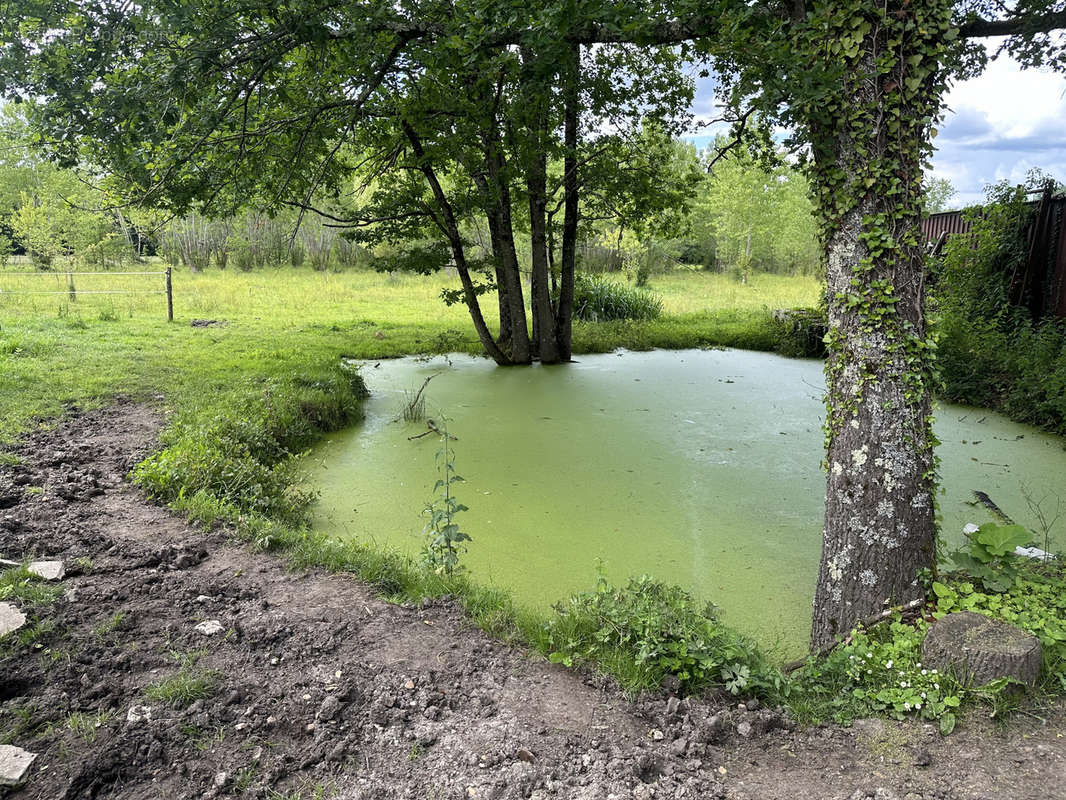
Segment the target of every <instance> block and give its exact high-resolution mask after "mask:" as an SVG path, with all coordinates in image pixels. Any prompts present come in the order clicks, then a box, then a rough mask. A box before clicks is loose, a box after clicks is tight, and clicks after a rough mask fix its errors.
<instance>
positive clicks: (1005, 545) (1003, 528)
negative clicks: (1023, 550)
mask: <svg viewBox="0 0 1066 800" xmlns="http://www.w3.org/2000/svg"><path fill="white" fill-rule="evenodd" d="M973 538H974V539H975V540H976V541H978V542H980V543H981V544H982V545H984V546H985V548H986V549H987V550H988V551H989V552H990V553H991V554H992V555H995V556H1004V555H1006V554H1007V553H1013V552H1014V548H1016V547H1021V546H1023V545H1026V544H1028V543H1029V542H1030V541H1032V538H1033V535H1032V534H1031V533H1030V532H1029V531H1027V530H1026V529H1025V528H1023V527H1022V526H1021V525H997V524H996V523H994V522H988V523H985V524H984V525H982V526H981V527H980V528H978V529H977V533H975V534H974V535H973Z"/></svg>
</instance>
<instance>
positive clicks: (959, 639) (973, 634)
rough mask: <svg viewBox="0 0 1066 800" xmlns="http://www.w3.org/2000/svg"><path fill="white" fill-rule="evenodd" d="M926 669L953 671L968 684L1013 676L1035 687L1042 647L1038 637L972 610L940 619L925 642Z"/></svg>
mask: <svg viewBox="0 0 1066 800" xmlns="http://www.w3.org/2000/svg"><path fill="white" fill-rule="evenodd" d="M922 660H923V662H924V664H925V666H926V667H927V668H930V669H938V670H941V671H948V670H950V671H951V672H953V673H954V674H955V676H956V677H957V678H958V680H959V681H960V682H961V683H963V684H965V685H968V686H983V685H984V684H986V683H990V682H991V681H994V680H997V679H999V678H1011V679H1013V680H1016V681H1018V682H1020V683H1024V684H1026V685H1027V686H1032V685H1033V684H1034V683H1035V682H1036V678H1037V676H1038V675H1039V674H1040V666H1041V663H1042V661H1043V649H1042V648H1041V646H1040V640H1039V639H1037V638H1036V637H1035V636H1031V635H1030V634H1028V633H1026V632H1025V631H1023V630H1022V629H1021V628H1016V627H1015V626H1013V625H1008V624H1007V623H1006V622H1000V621H999V620H994V619H990V618H988V617H985V616H983V615H981V614H975V613H973V612H972V611H960V612H956V613H954V614H948V615H947V616H946V617H943V618H941V619H939V620H937V621H936V622H935V623H934V624H933V625H932V627H930V628H929V631H928V633H926V635H925V639H924V641H922Z"/></svg>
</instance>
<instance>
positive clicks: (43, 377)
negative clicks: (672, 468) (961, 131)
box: [0, 263, 818, 442]
mask: <svg viewBox="0 0 1066 800" xmlns="http://www.w3.org/2000/svg"><path fill="white" fill-rule="evenodd" d="M161 269H162V266H161V265H159V264H158V263H154V264H149V265H148V266H142V267H138V268H137V271H159V270H161ZM173 282H174V315H175V321H174V322H173V323H168V322H167V321H166V299H165V297H164V295H163V294H161V293H159V292H161V290H162V289H163V278H162V276H161V275H134V274H127V273H121V272H113V273H109V274H105V275H99V276H86V275H75V286H76V289H77V291H78V292H79V294H77V295H76V298H77V299H76V300H74V301H71V299H70V296H69V294H68V279H67V276H66V275H65V274H62V273H36V272H32V271H30V270H28V269H26V268H24V267H18V266H16V267H14V268H9V269H8V270H6V271H3V272H0V442H3V441H10V440H11V439H12V438H13V437H15V436H17V435H18V434H19V433H20V432H22V431H24V430H26V429H27V428H28V427H30V426H31V425H33V424H35V422H36V421H39V420H47V419H49V418H52V417H55V416H57V415H59V414H61V413H62V412H63V411H64V410H66V409H68V408H70V407H73V406H77V407H83V408H84V407H91V406H94V405H99V404H101V403H105V402H107V401H108V400H109V399H111V398H113V397H115V396H117V395H127V396H131V397H135V398H144V397H151V396H155V395H162V396H163V397H164V398H165V400H166V402H167V404H168V405H169V406H170V407H171V408H172V409H181V408H183V407H186V406H189V405H200V404H202V403H204V402H206V401H205V398H214V397H218V396H220V395H223V394H225V393H226V392H227V391H228V390H229V389H231V388H233V387H234V386H235V385H236V384H240V383H241V382H242V381H246V380H249V379H254V378H257V377H262V378H266V377H271V376H283V375H292V374H295V373H299V372H300V371H301V370H305V369H310V367H311V365H313V364H321V363H322V362H324V361H332V360H335V359H336V358H339V357H341V356H348V357H355V358H387V357H393V356H400V355H405V354H409V353H421V352H441V351H449V350H455V351H468V352H479V350H480V348H479V346H478V343H477V339H476V337H475V335H474V332H473V327H472V325H471V323H470V320H469V316H468V315H467V312H466V309H465V307H464V306H462V305H456V306H452V307H450V308H449V307H447V306H445V305H444V303H443V302H441V300H440V299H439V293H440V290H441V288H442V287H443V286H446V285H457V284H458V279H457V278H454V277H449V276H446V275H442V274H438V275H431V276H415V275H393V276H390V275H386V274H381V273H375V272H361V271H351V272H342V273H329V272H324V273H323V272H313V271H310V270H307V269H288V268H286V269H278V270H264V271H255V272H246V273H245V272H236V271H225V272H220V271H217V270H211V271H208V272H203V273H199V274H190V273H188V272H185V271H182V270H177V269H176V270H175V271H174V281H173ZM651 289H652V290H653V291H655V292H657V293H659V294H661V295H662V297H663V305H664V309H665V311H666V314H665V315H664V317H663V318H662V319H660V320H657V321H654V322H643V323H618V322H615V323H583V324H578V325H576V326H575V335H574V344H575V351H576V352H603V351H606V350H610V349H613V348H616V347H630V348H634V349H647V348H651V347H696V346H708V345H731V346H741V347H749V348H753V349H767V348H769V347H771V346H772V343H773V342H772V337H771V334H770V330H769V325H768V322H769V317H770V313H769V312H770V311H771V310H772V309H774V308H783V307H789V306H798V305H813V304H815V303H816V302H817V295H818V284H817V282H816V281H815V280H814V279H813V278H809V277H795V278H793V277H782V276H773V275H756V276H754V277H753V278H752V279H751V280H749V282H748V283H747V284H741V283H739V282H736V281H734V280H732V279H730V278H729V277H727V276H722V275H714V274H707V273H701V272H691V273H690V272H679V273H675V274H671V275H665V276H658V277H653V279H652V281H651ZM115 291H132V292H138V293H137V294H89V292H115ZM24 292H34V293H33V294H24ZM45 292H53V294H45ZM149 292H155V293H149ZM484 305H485V311H486V316H487V317H488V318H489V320H490V323H492V324H494V323H495V320H494V319H493V317H494V309H493V305H494V304H493V303H491V302H487V303H485V304H484ZM193 320H210V321H214V322H215V323H217V324H213V325H210V326H208V327H194V326H192V325H191V324H190V323H191V322H192V321H193Z"/></svg>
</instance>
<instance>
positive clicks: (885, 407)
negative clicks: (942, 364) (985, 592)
mask: <svg viewBox="0 0 1066 800" xmlns="http://www.w3.org/2000/svg"><path fill="white" fill-rule="evenodd" d="M883 46H884V42H881V41H876V42H873V41H868V42H867V43H866V53H867V56H866V57H865V58H864V59H861V61H860V63H861V65H862V67H863V69H862V70H861V72H864V73H865V74H857V75H855V76H853V77H852V78H851V80H850V81H849V82H848V83H847V84H846V86H845V89H844V91H845V94H844V96H843V97H842V98H841V99H842V101H843V103H844V104H846V106H845V107H847V108H863V109H866V110H867V112H868V113H869V115H870V118H871V119H872V120H875V121H876V120H877V119H879V118H880V117H882V116H887V112H888V111H890V110H894V109H892V108H890V107H891V106H893V104H895V106H896V107H897V108H898V105H899V100H898V96H896V97H890V96H888V95H890V93H891V91H892V87H891V84H888V85H889V89H888V90H887V91H886V89H885V85H886V83H887V81H886V80H883V79H882V78H883V76H879V75H878V74H877V73H876V71H875V68H874V66H873V65H874V63H875V62H874V57H873V55H872V54H873V53H874V52H876V51H877V49H878V48H883ZM932 90H933V87H932V86H931V87H930V91H932ZM906 110H907V109H904V113H906ZM913 111H914V114H915V117H916V118H919V117H920V114H919V112H918V111H917V110H913ZM823 124H825V123H824V119H823ZM916 124H917V123H916ZM811 134H812V136H814V137H815V139H814V141H821V142H823V143H827V144H826V145H825V146H823V147H822V148H816V150H815V158H816V160H818V161H819V162H820V163H817V164H816V167H817V169H816V173H817V174H821V175H823V176H828V178H826V179H825V182H824V183H823V184H822V185H818V186H816V189H817V191H818V192H819V193H820V194H821V196H822V201H823V203H824V202H825V198H826V197H827V196H830V195H829V194H828V193H830V192H834V193H836V192H840V193H842V194H841V195H833V196H846V197H849V198H851V197H859V198H861V199H860V200H859V201H858V202H857V203H852V204H851V205H850V207H848V206H845V210H844V212H843V213H842V215H841V216H840V217H839V218H837V219H835V220H833V224H832V226H831V228H830V230H829V234H828V237H827V241H826V243H825V247H826V250H825V252H826V283H827V295H828V301H829V334H828V336H827V345H828V350H829V355H828V360H827V362H826V383H827V398H826V403H827V417H826V437H827V455H826V466H827V469H828V476H827V480H826V511H825V529H824V532H823V541H822V559H821V567H820V570H819V575H818V583H817V587H816V592H815V599H814V619H813V625H812V631H811V645H812V647H813V648H814V649H815V650H816V651H817V650H819V649H822V648H823V647H824V646H825V645H827V644H829V643H831V642H832V641H833V639H834V637H837V636H841V635H844V634H846V633H847V632H848V631H849V630H850V629H851V627H852V626H853V625H854V624H855V623H856V622H857V621H858V620H861V619H865V618H867V617H870V616H872V615H873V614H874V613H876V612H877V611H879V610H880V609H882V608H884V607H885V605H899V604H903V603H907V602H908V601H910V600H913V599H915V598H916V597H919V596H920V595H921V594H922V588H921V586H920V585H919V584H918V573H919V571H920V570H922V569H923V568H929V567H932V566H933V565H934V550H935V547H934V540H935V531H936V528H935V521H934V506H933V497H934V491H935V470H934V458H933V442H934V440H933V437H932V430H931V417H930V413H931V400H930V380H927V379H926V378H927V376H928V374H930V373H931V361H932V356H931V353H930V349H929V348H928V344H927V339H926V337H927V333H926V323H925V313H924V304H925V283H924V257H923V253H922V249H921V246H920V244H919V243H920V241H921V239H920V237H919V235H918V233H919V231H918V224H919V219H920V211H919V203H918V193H919V192H920V176H921V163H920V160H921V157H920V151H919V149H917V148H915V149H914V151H913V153H911V154H905V155H904V157H903V160H902V161H900V160H899V149H898V148H897V149H892V148H893V146H894V145H895V144H896V143H895V142H893V141H892V140H891V137H888V136H886V135H885V134H884V131H883V130H882V129H881V128H880V126H879V125H878V124H876V122H871V123H870V124H869V125H854V124H852V125H842V126H839V127H835V128H833V129H825V128H818V127H814V128H812V130H811ZM871 164H875V165H882V166H883V165H885V164H892V165H894V166H893V172H892V174H889V175H888V176H887V178H883V179H875V180H872V181H871V179H870V178H869V176H870V175H871V174H872V173H871V171H870V165H871ZM885 172H886V170H882V171H881V172H880V173H876V174H882V175H883V174H885ZM841 176H843V181H842V182H841ZM893 179H894V180H895V181H896V185H897V186H898V185H902V186H903V188H902V190H899V189H897V190H896V191H894V192H892V191H887V189H888V186H886V184H889V185H891V181H892V180H893ZM901 192H902V194H901ZM886 220H890V221H891V223H886ZM871 241H872V242H877V243H878V245H879V246H878V248H877V249H876V251H875V250H871V248H870V246H869V245H870V242H871ZM886 243H887V244H886ZM882 245H883V246H882Z"/></svg>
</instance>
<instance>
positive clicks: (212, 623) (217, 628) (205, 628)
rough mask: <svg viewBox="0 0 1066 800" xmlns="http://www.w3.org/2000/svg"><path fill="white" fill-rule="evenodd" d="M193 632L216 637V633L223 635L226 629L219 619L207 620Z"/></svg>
mask: <svg viewBox="0 0 1066 800" xmlns="http://www.w3.org/2000/svg"><path fill="white" fill-rule="evenodd" d="M193 630H194V631H196V632H197V633H202V634H203V635H204V636H214V635H215V634H216V633H222V631H224V630H225V628H223V627H222V623H221V622H219V621H218V620H217V619H205V620H204V621H203V622H201V623H200V624H199V625H197V626H196V627H195V628H193Z"/></svg>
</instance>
